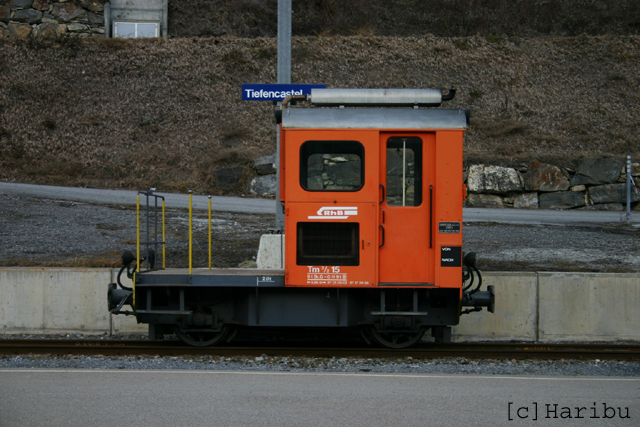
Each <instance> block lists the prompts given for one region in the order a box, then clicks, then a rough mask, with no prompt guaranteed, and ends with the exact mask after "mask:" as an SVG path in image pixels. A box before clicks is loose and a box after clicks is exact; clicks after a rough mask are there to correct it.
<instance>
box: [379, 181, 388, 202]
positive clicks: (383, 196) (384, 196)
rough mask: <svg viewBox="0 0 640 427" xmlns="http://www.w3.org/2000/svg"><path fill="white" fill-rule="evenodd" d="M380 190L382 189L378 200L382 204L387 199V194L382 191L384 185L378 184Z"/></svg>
mask: <svg viewBox="0 0 640 427" xmlns="http://www.w3.org/2000/svg"><path fill="white" fill-rule="evenodd" d="M380 188H382V200H380V203H382V202H384V201H385V200H386V199H387V193H386V191H385V189H384V185H382V184H380Z"/></svg>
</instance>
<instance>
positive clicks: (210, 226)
mask: <svg viewBox="0 0 640 427" xmlns="http://www.w3.org/2000/svg"><path fill="white" fill-rule="evenodd" d="M209 270H211V196H209Z"/></svg>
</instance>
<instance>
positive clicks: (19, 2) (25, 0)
mask: <svg viewBox="0 0 640 427" xmlns="http://www.w3.org/2000/svg"><path fill="white" fill-rule="evenodd" d="M31 3H33V0H13V7H20V8H26V7H31Z"/></svg>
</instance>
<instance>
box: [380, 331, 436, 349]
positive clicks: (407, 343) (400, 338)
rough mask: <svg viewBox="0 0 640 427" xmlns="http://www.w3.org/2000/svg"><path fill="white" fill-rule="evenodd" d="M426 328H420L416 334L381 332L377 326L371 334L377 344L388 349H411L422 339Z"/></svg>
mask: <svg viewBox="0 0 640 427" xmlns="http://www.w3.org/2000/svg"><path fill="white" fill-rule="evenodd" d="M425 330H426V328H420V329H418V330H417V331H415V332H406V331H398V332H386V331H385V332H380V331H378V330H377V329H376V327H375V326H372V327H371V328H370V329H369V333H370V334H371V337H372V338H373V340H374V341H375V342H377V343H378V344H380V345H381V346H383V347H387V348H407V347H411V346H412V345H414V344H415V343H417V342H418V341H420V340H421V339H422V336H423V335H424V332H425Z"/></svg>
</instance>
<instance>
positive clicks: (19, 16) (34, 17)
mask: <svg viewBox="0 0 640 427" xmlns="http://www.w3.org/2000/svg"><path fill="white" fill-rule="evenodd" d="M42 15H43V14H42V12H40V11H39V10H35V9H21V10H16V11H15V12H14V14H13V20H14V21H18V22H26V23H27V24H37V23H39V22H40V20H41V19H42Z"/></svg>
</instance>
